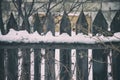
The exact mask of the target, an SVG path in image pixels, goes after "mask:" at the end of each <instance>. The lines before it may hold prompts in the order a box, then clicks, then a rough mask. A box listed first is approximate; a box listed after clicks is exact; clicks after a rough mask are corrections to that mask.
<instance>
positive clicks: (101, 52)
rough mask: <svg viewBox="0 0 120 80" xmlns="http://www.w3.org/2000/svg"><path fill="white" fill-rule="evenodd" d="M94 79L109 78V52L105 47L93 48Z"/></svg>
mask: <svg viewBox="0 0 120 80" xmlns="http://www.w3.org/2000/svg"><path fill="white" fill-rule="evenodd" d="M92 52H93V60H92V61H93V80H108V78H107V54H108V52H105V49H93V51H92Z"/></svg>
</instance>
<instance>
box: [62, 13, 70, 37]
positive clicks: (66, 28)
mask: <svg viewBox="0 0 120 80" xmlns="http://www.w3.org/2000/svg"><path fill="white" fill-rule="evenodd" d="M62 33H68V34H69V35H70V36H71V22H70V19H69V16H68V14H67V13H66V11H64V14H63V16H62V19H61V23H60V34H62Z"/></svg>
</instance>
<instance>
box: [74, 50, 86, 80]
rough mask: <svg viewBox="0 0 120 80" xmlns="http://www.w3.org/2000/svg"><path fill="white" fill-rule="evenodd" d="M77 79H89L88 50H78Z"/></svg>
mask: <svg viewBox="0 0 120 80" xmlns="http://www.w3.org/2000/svg"><path fill="white" fill-rule="evenodd" d="M76 61H77V62H76V65H77V66H76V68H77V80H88V50H87V49H86V50H85V49H81V50H76Z"/></svg>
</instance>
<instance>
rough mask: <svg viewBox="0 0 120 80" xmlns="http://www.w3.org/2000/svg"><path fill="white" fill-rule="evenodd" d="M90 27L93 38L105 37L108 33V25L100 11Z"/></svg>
mask: <svg viewBox="0 0 120 80" xmlns="http://www.w3.org/2000/svg"><path fill="white" fill-rule="evenodd" d="M92 25H93V26H92V33H93V36H94V35H96V34H103V35H106V32H107V31H108V23H107V21H106V19H105V17H104V15H103V14H102V11H101V10H99V11H98V13H97V15H96V17H95V19H94V21H93V24H92Z"/></svg>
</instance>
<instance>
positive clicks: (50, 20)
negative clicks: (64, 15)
mask: <svg viewBox="0 0 120 80" xmlns="http://www.w3.org/2000/svg"><path fill="white" fill-rule="evenodd" d="M46 27H47V32H48V31H51V32H52V34H53V35H55V22H54V18H53V16H52V14H51V12H49V13H48V14H47V18H46Z"/></svg>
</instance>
